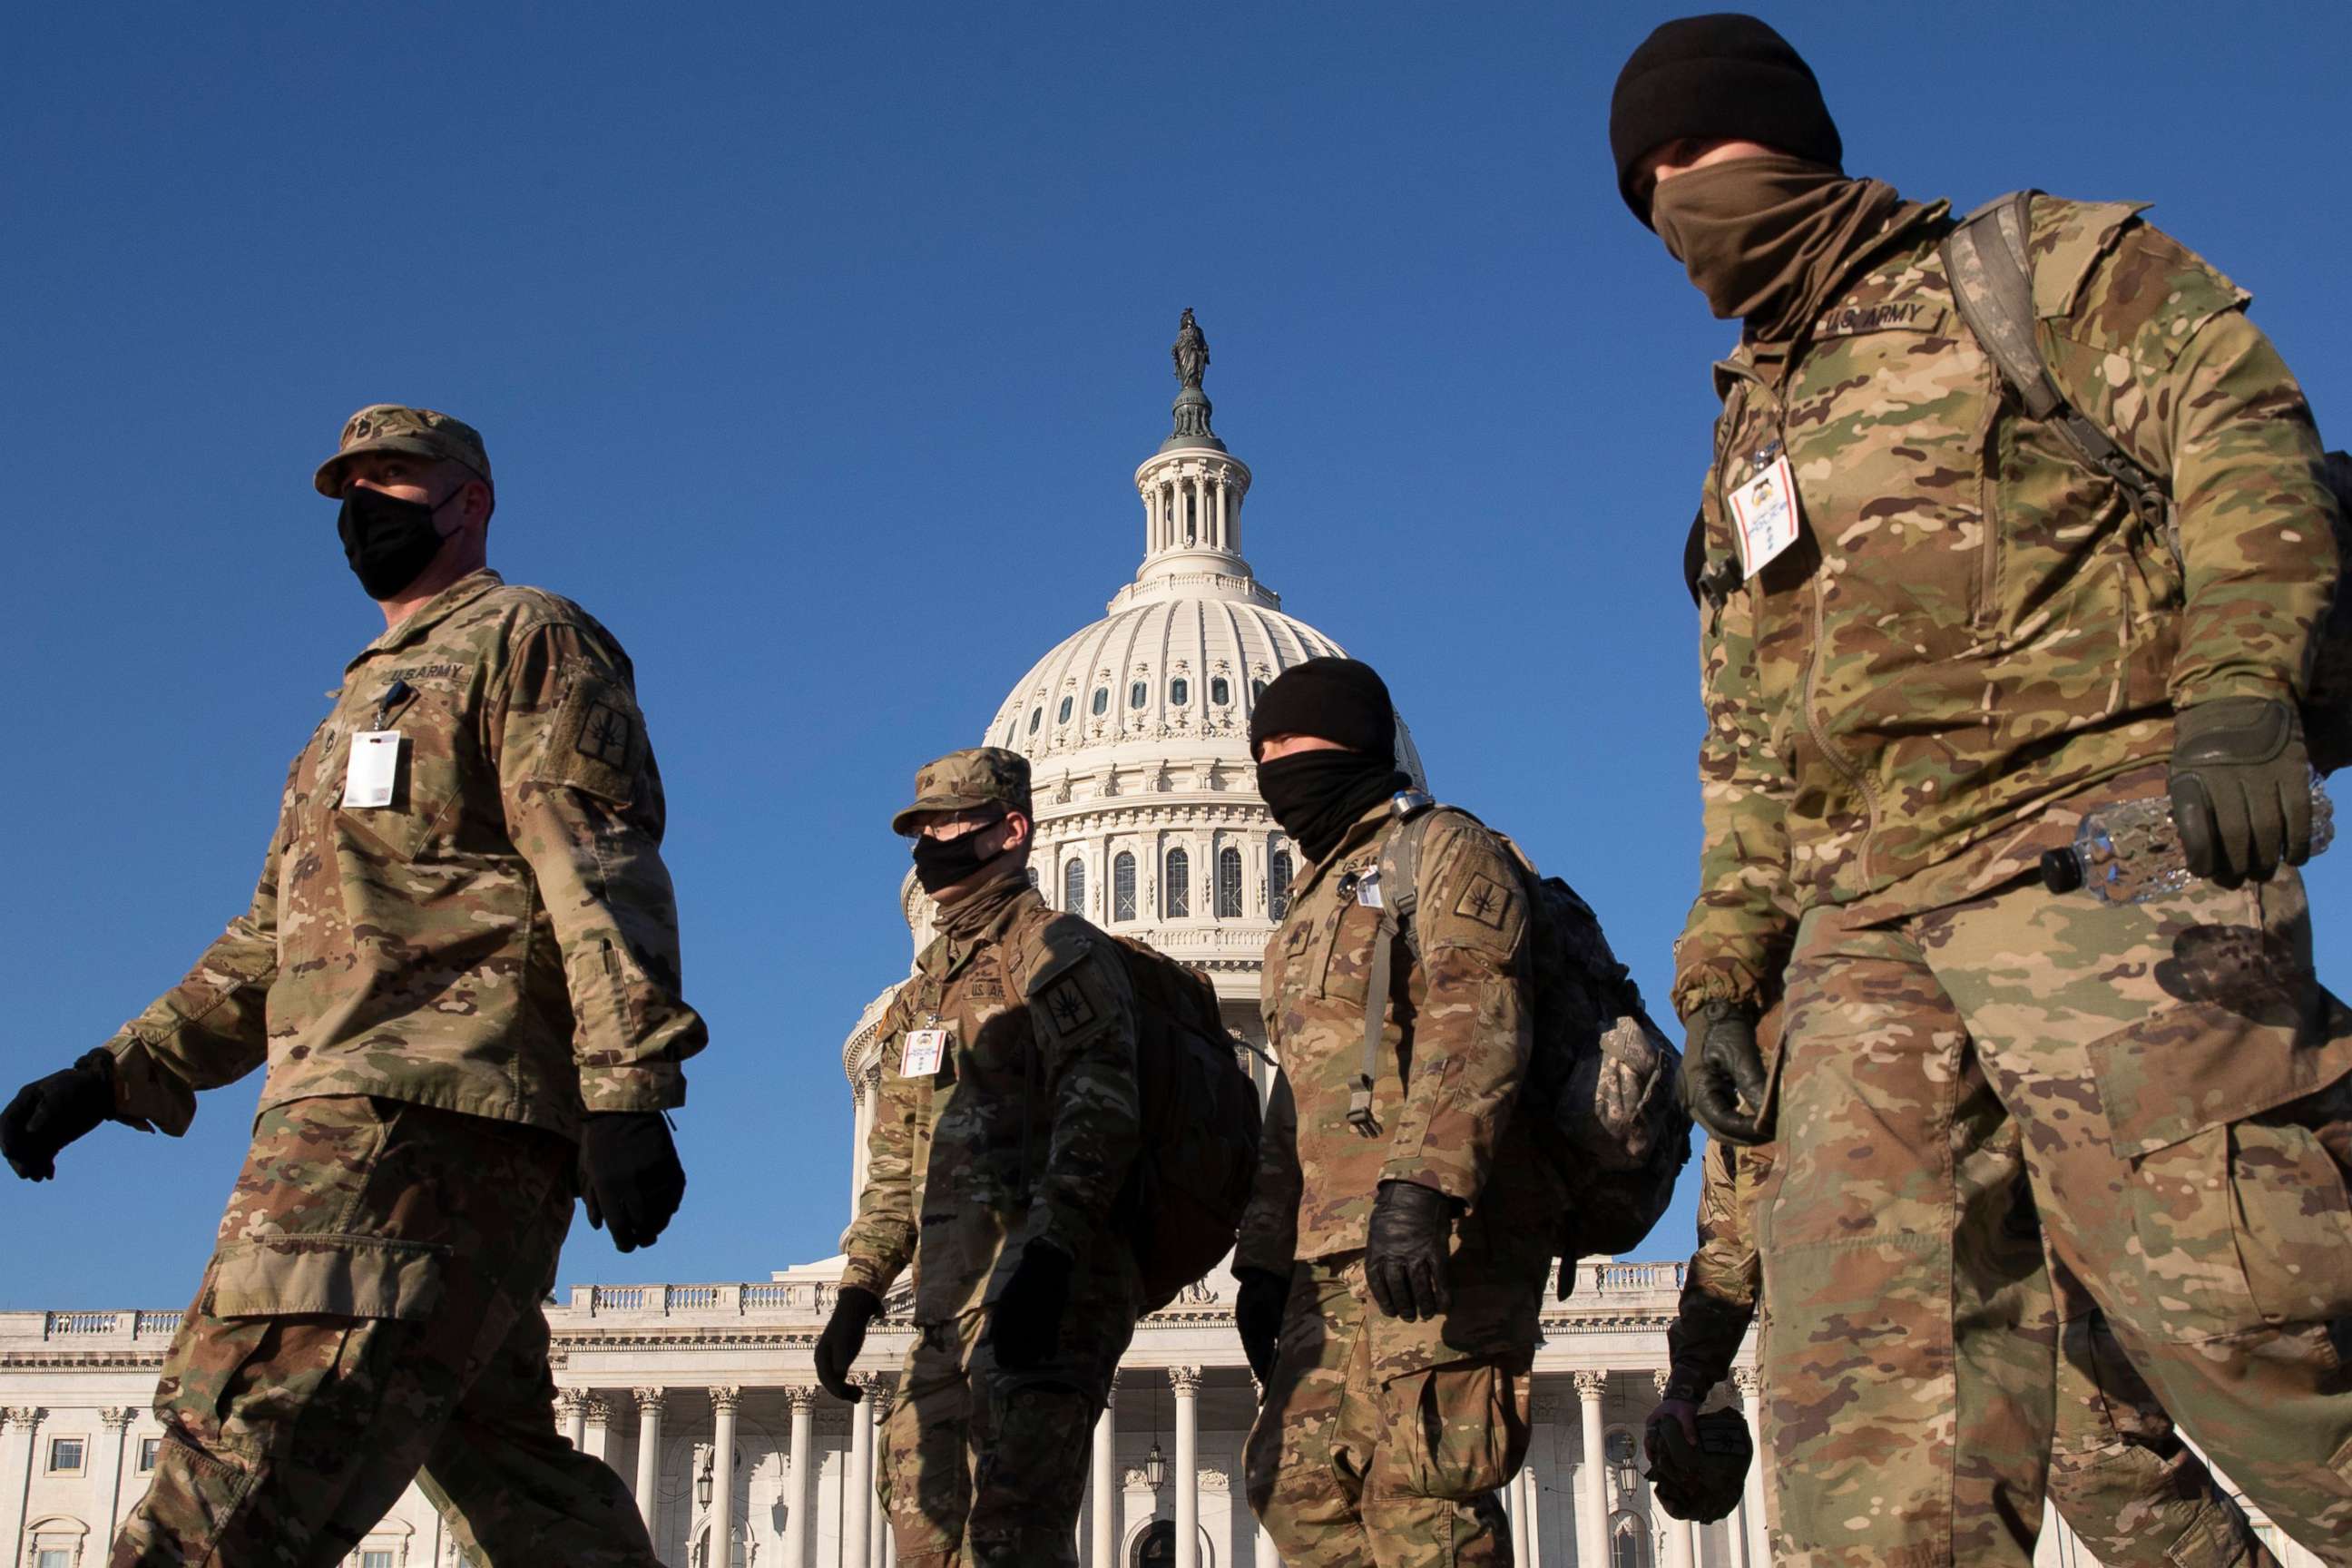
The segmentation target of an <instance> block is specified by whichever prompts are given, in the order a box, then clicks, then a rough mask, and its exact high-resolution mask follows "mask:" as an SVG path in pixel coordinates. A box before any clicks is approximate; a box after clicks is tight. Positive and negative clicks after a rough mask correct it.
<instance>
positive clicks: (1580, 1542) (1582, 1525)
mask: <svg viewBox="0 0 2352 1568" xmlns="http://www.w3.org/2000/svg"><path fill="white" fill-rule="evenodd" d="M1608 1388H1609V1374H1608V1373H1605V1372H1580V1373H1577V1374H1576V1397H1577V1399H1578V1400H1579V1401H1580V1402H1581V1404H1582V1406H1583V1413H1584V1468H1583V1469H1582V1470H1581V1471H1580V1484H1579V1485H1578V1487H1577V1489H1576V1556H1577V1561H1578V1562H1580V1563H1606V1562H1608V1561H1609V1458H1608V1456H1607V1455H1606V1454H1605V1453H1603V1452H1602V1447H1603V1445H1602V1442H1601V1395H1602V1394H1605V1393H1606V1392H1608Z"/></svg>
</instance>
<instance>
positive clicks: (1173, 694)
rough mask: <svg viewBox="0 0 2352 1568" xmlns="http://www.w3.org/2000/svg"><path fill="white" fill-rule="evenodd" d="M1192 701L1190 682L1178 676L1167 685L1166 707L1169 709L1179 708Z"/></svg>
mask: <svg viewBox="0 0 2352 1568" xmlns="http://www.w3.org/2000/svg"><path fill="white" fill-rule="evenodd" d="M1190 701H1192V682H1191V681H1189V680H1187V679H1184V678H1183V677H1182V676H1181V675H1180V676H1178V677H1177V678H1176V679H1173V680H1171V681H1170V682H1169V683H1168V705H1169V706H1170V707H1171V708H1181V707H1183V706H1184V704H1186V703H1187V702H1190Z"/></svg>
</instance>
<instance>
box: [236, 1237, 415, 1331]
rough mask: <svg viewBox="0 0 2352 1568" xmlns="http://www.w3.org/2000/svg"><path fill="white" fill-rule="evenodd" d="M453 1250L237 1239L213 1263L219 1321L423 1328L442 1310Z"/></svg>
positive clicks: (359, 1240) (365, 1240)
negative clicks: (360, 1321)
mask: <svg viewBox="0 0 2352 1568" xmlns="http://www.w3.org/2000/svg"><path fill="white" fill-rule="evenodd" d="M448 1257H449V1248H448V1247H443V1246H437V1245H435V1244H432V1243H428V1242H421V1241H394V1240H391V1239H388V1238H386V1237H376V1236H331V1235H330V1236H281V1237H268V1238H265V1239H262V1240H257V1241H233V1242H229V1243H227V1244H226V1245H225V1246H223V1247H221V1248H220V1250H219V1252H218V1253H216V1254H215V1257H214V1260H213V1289H212V1299H211V1300H209V1301H207V1302H206V1303H205V1311H207V1312H208V1313H210V1314H211V1315H212V1316H214V1317H215V1318H290V1317H329V1318H393V1319H398V1320H400V1321H404V1322H420V1321H424V1320H425V1319H426V1318H428V1317H430V1316H432V1314H433V1310H434V1309H435V1308H436V1307H438V1306H439V1305H440V1304H441V1289H442V1275H443V1268H444V1265H445V1264H446V1261H447V1259H448Z"/></svg>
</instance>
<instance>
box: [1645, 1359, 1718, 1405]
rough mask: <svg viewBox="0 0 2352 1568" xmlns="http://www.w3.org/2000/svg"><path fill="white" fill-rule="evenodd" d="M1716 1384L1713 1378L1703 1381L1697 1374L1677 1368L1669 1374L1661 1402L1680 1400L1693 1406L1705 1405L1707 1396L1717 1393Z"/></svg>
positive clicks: (1661, 1395) (1660, 1396) (1660, 1395)
mask: <svg viewBox="0 0 2352 1568" xmlns="http://www.w3.org/2000/svg"><path fill="white" fill-rule="evenodd" d="M1715 1383H1716V1380H1715V1379H1713V1378H1704V1379H1702V1378H1701V1377H1700V1376H1699V1375H1698V1374H1697V1373H1692V1372H1685V1371H1684V1370H1683V1369H1682V1368H1680V1367H1677V1368H1675V1370H1674V1372H1673V1373H1670V1374H1668V1376H1667V1378H1666V1386H1665V1390H1664V1393H1662V1394H1659V1395H1658V1397H1659V1399H1660V1400H1661V1401H1665V1400H1674V1399H1679V1400H1683V1401H1685V1402H1687V1403H1689V1404H1692V1405H1704V1404H1706V1396H1707V1395H1708V1394H1712V1393H1714V1392H1715Z"/></svg>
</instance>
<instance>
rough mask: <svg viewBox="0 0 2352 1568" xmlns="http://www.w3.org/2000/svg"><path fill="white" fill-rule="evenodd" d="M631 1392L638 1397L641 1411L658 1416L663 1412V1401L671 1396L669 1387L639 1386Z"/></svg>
mask: <svg viewBox="0 0 2352 1568" xmlns="http://www.w3.org/2000/svg"><path fill="white" fill-rule="evenodd" d="M631 1392H632V1393H634V1394H635V1395H636V1397H637V1409H638V1411H639V1413H640V1414H643V1415H652V1416H656V1417H658V1416H659V1415H661V1413H662V1401H663V1400H665V1399H667V1398H668V1397H669V1390H668V1389H667V1388H639V1389H634V1390H632V1391H631Z"/></svg>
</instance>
